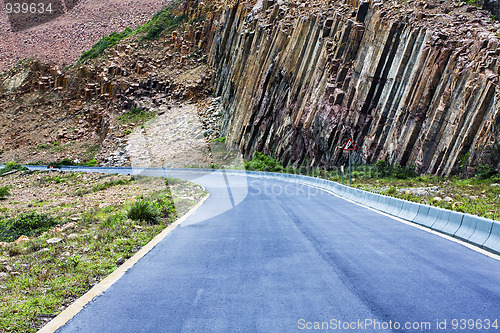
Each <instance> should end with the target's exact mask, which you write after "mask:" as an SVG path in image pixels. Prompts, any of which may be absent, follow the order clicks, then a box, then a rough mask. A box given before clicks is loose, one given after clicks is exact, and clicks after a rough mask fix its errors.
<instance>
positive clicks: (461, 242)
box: [309, 185, 500, 261]
mask: <svg viewBox="0 0 500 333" xmlns="http://www.w3.org/2000/svg"><path fill="white" fill-rule="evenodd" d="M309 186H312V185H309ZM313 187H315V188H317V189H320V190H323V191H325V192H327V193H330V194H332V195H334V196H336V197H338V198H340V199H344V200H346V201H349V202H351V203H353V204H356V205H358V206H361V207H363V208H366V209H369V210H371V211H373V212H375V213H379V214H382V215H384V216H387V217H390V218H391V219H393V220H395V221H398V222H401V223H404V224H406V225H409V226H411V227H414V228H417V229H420V230H423V231H426V232H428V233H430V234H433V235H436V236H439V237H442V238H444V239H447V240H450V241H452V242H455V243H458V244H460V245H463V246H465V247H467V248H469V249H471V250H473V251H475V252H478V253H481V254H484V255H485V256H487V257H490V258H492V259H495V260H498V261H500V255H497V254H494V253H492V252H490V251H487V250H485V249H482V248H480V247H479V246H476V245H474V244H471V243H468V242H464V241H462V240H460V239H458V238H455V237H451V236H448V235H446V234H444V233H442V232H439V231H436V230H432V229H431V228H427V227H424V226H421V225H419V224H417V223H415V222H412V221H407V220H405V219H402V218H400V217H397V216H394V215H391V214H388V213H386V212H383V211H381V210H377V209H375V208H372V207H368V206H365V205H363V204H360V203H359V202H356V201H353V200H351V199H347V198H345V197H343V196H341V195H339V194H337V193H335V192H333V191H330V190H327V189H324V188H321V187H318V186H313Z"/></svg>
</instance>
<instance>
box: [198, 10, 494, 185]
mask: <svg viewBox="0 0 500 333" xmlns="http://www.w3.org/2000/svg"><path fill="white" fill-rule="evenodd" d="M490 15H491V14H489V13H487V12H484V11H480V10H477V9H476V8H475V7H471V6H468V5H465V4H457V3H455V2H452V1H448V0H447V1H435V2H434V1H427V2H420V1H405V2H403V1H400V2H396V1H385V2H371V3H367V2H366V3H365V2H360V1H356V0H351V1H328V2H326V1H307V2H306V1H276V2H275V1H272V0H264V1H257V2H256V1H248V2H238V3H237V4H235V5H234V6H232V7H230V8H228V9H227V10H225V11H224V12H223V13H222V14H221V15H220V16H217V15H215V14H214V15H212V17H211V19H210V20H208V21H209V24H210V25H211V30H212V31H217V32H219V33H214V34H212V37H211V38H212V39H211V40H210V43H208V47H209V48H210V55H209V59H210V60H209V62H210V64H211V65H212V66H213V67H214V68H216V69H217V74H216V76H215V81H214V83H215V86H216V95H218V96H221V101H222V103H223V106H224V110H225V113H224V124H223V132H224V133H225V134H226V135H227V139H228V143H229V144H231V145H235V146H239V148H240V149H241V151H242V152H243V153H244V154H245V156H246V157H250V156H251V155H252V154H253V152H254V151H256V150H257V151H262V152H265V153H268V154H272V155H274V156H275V157H277V158H279V159H280V160H282V161H283V162H284V163H286V164H289V165H290V164H294V165H299V164H304V163H308V164H309V165H311V166H320V167H327V168H331V167H334V166H335V165H339V164H341V163H344V161H345V158H346V156H345V154H344V153H343V152H342V149H341V146H342V145H343V143H345V142H346V141H347V139H348V138H349V137H351V138H353V140H354V142H355V144H356V145H357V147H358V151H357V154H356V159H357V160H358V161H359V162H375V161H377V160H380V159H385V160H387V161H389V162H391V163H397V164H401V165H411V164H415V165H417V167H418V169H419V171H420V172H423V173H435V174H441V175H447V174H450V173H452V172H454V171H456V170H457V168H458V166H459V165H462V166H463V165H469V166H471V168H472V167H473V166H475V165H492V166H494V167H495V168H497V169H498V167H499V162H500V111H499V97H500V95H499V92H500V90H499V88H498V75H499V73H500V69H499V65H500V64H499V63H498V56H499V54H500V49H499V41H498V38H497V36H496V35H495V32H496V31H497V29H498V28H499V26H498V23H496V25H495V24H492V23H490V17H489V16H490ZM207 24H208V23H207Z"/></svg>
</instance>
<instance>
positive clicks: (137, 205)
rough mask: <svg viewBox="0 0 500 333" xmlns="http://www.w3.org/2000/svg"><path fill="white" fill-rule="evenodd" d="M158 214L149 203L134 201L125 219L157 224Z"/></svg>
mask: <svg viewBox="0 0 500 333" xmlns="http://www.w3.org/2000/svg"><path fill="white" fill-rule="evenodd" d="M159 216H160V213H159V211H158V209H157V208H156V207H155V206H154V205H153V204H152V203H151V202H149V201H146V200H142V199H141V200H136V201H135V202H134V203H133V204H132V206H131V207H130V208H129V210H128V211H127V217H128V218H129V219H131V220H133V221H143V222H146V223H150V224H156V223H158V220H159Z"/></svg>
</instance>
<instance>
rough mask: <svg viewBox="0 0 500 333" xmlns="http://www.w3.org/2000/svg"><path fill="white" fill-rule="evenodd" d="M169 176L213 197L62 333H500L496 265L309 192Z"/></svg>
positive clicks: (217, 176) (235, 179)
mask: <svg viewBox="0 0 500 333" xmlns="http://www.w3.org/2000/svg"><path fill="white" fill-rule="evenodd" d="M100 171H103V170H102V169H101V170H100ZM104 171H108V172H116V170H113V169H111V170H104ZM121 172H123V173H130V170H122V171H121ZM144 173H145V174H151V175H153V174H155V173H156V175H163V174H161V173H162V171H144ZM171 176H175V177H179V178H184V179H190V180H191V181H194V182H197V183H200V184H202V185H204V186H205V187H206V188H207V190H208V191H209V192H211V193H212V196H211V197H210V198H209V199H208V200H207V201H206V202H205V204H204V205H203V206H202V207H201V208H200V209H199V210H197V211H196V212H195V213H194V214H193V215H192V216H191V217H189V218H188V219H187V220H186V221H185V222H184V223H182V224H181V225H180V226H179V227H177V228H176V229H175V230H174V231H172V232H171V233H170V234H169V235H168V236H167V237H166V238H165V239H164V240H163V241H162V242H161V243H160V244H158V245H157V246H156V247H155V248H154V249H153V250H152V251H151V252H149V253H148V254H147V255H146V256H145V257H143V258H142V259H141V260H140V261H139V262H138V263H137V264H136V265H135V266H134V267H132V268H131V269H130V270H129V271H128V272H127V273H126V274H125V275H124V276H123V277H122V278H121V279H119V280H118V281H117V282H116V283H115V284H114V285H112V286H111V287H110V288H109V289H108V290H107V291H106V292H104V293H103V294H101V295H100V296H98V297H96V298H95V299H94V300H93V301H92V302H91V303H89V304H88V305H87V306H86V307H85V308H84V309H83V310H82V311H81V312H80V313H78V314H77V315H76V316H75V317H74V318H73V319H71V320H70V321H69V322H68V323H67V324H66V325H65V326H63V327H62V328H61V329H59V330H58V332H61V333H63V332H64V333H65V332H86V333H88V332H120V333H123V332H221V333H228V332H313V331H317V332H391V331H392V332H500V330H499V329H497V328H494V327H491V326H495V325H494V324H495V320H497V324H498V325H500V322H499V321H500V262H499V261H497V260H494V259H492V258H490V257H487V256H485V255H483V254H480V253H477V252H475V251H472V250H471V249H469V248H467V247H464V246H462V245H460V244H458V243H455V242H452V241H449V240H447V239H444V238H441V237H439V236H436V235H434V234H431V233H428V232H425V231H422V230H419V229H417V228H414V227H411V226H409V225H406V224H404V223H400V222H397V221H395V220H393V219H391V218H389V217H386V216H384V215H381V214H378V213H376V212H373V211H371V210H368V209H365V208H363V207H361V206H358V205H355V204H352V203H350V202H348V201H345V200H343V199H340V198H338V197H336V196H333V195H331V194H328V193H326V192H324V191H320V190H317V189H314V188H309V187H307V186H302V185H297V184H292V183H287V182H282V181H273V180H264V179H257V178H252V177H248V178H245V177H240V176H230V175H227V177H224V175H223V174H222V173H221V172H215V173H211V172H207V173H205V174H199V173H196V172H182V171H178V172H176V171H172V172H171ZM228 185H229V186H228ZM454 319H458V320H461V319H467V320H474V321H475V324H474V325H478V323H479V321H480V320H481V323H482V324H483V327H485V326H490V328H489V329H488V330H486V329H484V328H483V329H479V328H478V327H477V326H476V328H474V329H470V327H469V328H467V329H465V330H457V331H455V330H453V326H452V325H453V324H457V325H459V327H460V326H461V325H462V324H463V322H460V321H458V322H456V321H453V320H454ZM444 321H446V324H445V323H444ZM488 321H489V323H490V324H488ZM437 323H440V326H439V328H438V327H437ZM470 323H471V322H469V324H470ZM343 325H348V326H349V329H346V327H347V326H343ZM405 325H410V329H405ZM429 325H430V326H429ZM321 326H322V327H321ZM342 327H343V328H342ZM391 327H392V329H391ZM397 327H401V328H400V329H396V328H397ZM412 327H413V328H415V329H412ZM462 327H463V326H462ZM309 328H313V329H309ZM314 328H320V329H317V330H314ZM321 328H322V329H321ZM407 328H408V327H407Z"/></svg>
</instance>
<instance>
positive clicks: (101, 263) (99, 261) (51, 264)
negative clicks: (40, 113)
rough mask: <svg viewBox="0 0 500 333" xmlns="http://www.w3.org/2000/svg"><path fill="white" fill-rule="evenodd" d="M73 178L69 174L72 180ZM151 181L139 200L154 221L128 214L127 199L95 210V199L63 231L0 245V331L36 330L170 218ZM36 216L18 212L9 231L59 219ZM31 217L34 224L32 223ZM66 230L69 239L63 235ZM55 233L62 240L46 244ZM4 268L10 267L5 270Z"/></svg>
mask: <svg viewBox="0 0 500 333" xmlns="http://www.w3.org/2000/svg"><path fill="white" fill-rule="evenodd" d="M63 176H64V177H66V174H63V175H61V177H63ZM79 176H80V174H75V180H78V179H79V178H80V177H79ZM144 181H145V182H146V180H144ZM151 181H152V182H153V183H152V184H156V186H157V185H160V187H158V190H156V191H153V192H151V191H149V190H148V191H147V192H145V193H146V194H143V196H142V197H140V198H139V200H144V201H146V202H148V203H149V205H150V207H152V208H153V209H155V210H156V212H157V220H156V221H155V223H154V224H152V223H148V222H147V221H145V220H146V219H139V220H132V219H130V218H128V211H129V209H130V207H131V206H132V205H133V203H130V202H125V203H124V204H123V205H116V206H115V205H108V206H104V207H102V208H97V205H102V202H97V201H96V202H93V204H90V205H88V206H86V207H87V210H86V211H85V212H83V211H80V213H79V214H78V215H77V216H78V219H76V221H77V222H75V224H74V225H73V226H72V227H71V228H70V229H68V230H66V231H64V232H58V233H46V234H42V235H41V236H39V237H34V238H31V239H30V240H29V241H27V242H26V243H19V244H16V243H9V244H8V245H7V246H6V247H0V272H5V273H8V276H7V277H6V278H4V279H2V280H0V299H1V301H2V302H0V318H2V319H1V320H0V332H36V331H37V330H39V329H40V328H41V327H42V326H43V324H44V323H46V321H45V320H44V319H45V318H52V317H54V316H56V315H57V314H59V313H60V312H61V311H62V310H63V308H65V307H67V306H69V305H70V304H71V303H72V301H73V300H75V299H77V298H78V297H80V296H82V295H83V294H84V293H85V292H87V291H88V290H89V289H90V288H92V287H93V286H94V285H95V284H96V283H99V282H100V281H101V280H102V279H104V278H105V277H106V276H108V275H109V274H110V273H112V272H113V271H114V270H115V269H116V268H117V266H118V265H120V264H121V263H122V262H123V260H127V259H129V258H130V257H132V256H133V255H134V254H135V253H136V252H138V251H139V250H140V249H141V248H142V247H143V246H144V245H146V244H147V243H149V242H150V241H151V240H152V239H153V238H154V237H155V236H156V235H158V234H159V233H160V232H161V231H162V230H164V229H165V227H166V226H167V225H168V224H170V223H171V222H173V221H175V219H176V218H177V210H176V209H175V207H174V203H173V199H172V195H171V193H170V192H169V190H168V189H166V188H165V187H162V186H161V184H162V182H163V180H162V179H158V178H155V179H151ZM69 185H71V184H70V182H69V181H68V186H69ZM145 185H146V187H148V184H147V183H145ZM134 188H135V187H134ZM185 190H186V187H184V188H183V191H185ZM192 190H193V192H196V194H195V195H196V196H197V197H201V196H200V193H199V191H200V189H199V187H198V186H194V185H193V187H192ZM188 191H189V190H188ZM133 193H136V192H135V189H131V190H130V192H129V194H130V196H132V195H133ZM143 193H144V192H143ZM183 193H184V192H183ZM183 195H185V194H183ZM180 201H183V200H180ZM89 207H90V208H89ZM91 207H94V208H91ZM39 216H40V215H39V214H36V213H34V214H33V215H32V216H30V217H26V216H18V217H17V218H16V221H13V219H12V221H11V222H16V223H17V224H15V223H11V224H10V225H11V226H13V227H14V228H11V229H12V230H17V232H18V234H20V233H22V234H28V232H29V231H31V230H35V229H36V230H37V233H38V234H39V233H40V232H42V230H47V227H48V226H49V225H50V226H51V227H50V228H52V225H53V224H54V223H55V222H59V219H58V218H52V219H51V218H50V217H48V216H43V217H39ZM73 216H74V215H73ZM4 221H5V220H3V221H2V222H4ZM33 221H38V222H40V223H37V224H36V225H33ZM47 221H48V222H50V223H48V224H47V223H45V222H47ZM28 227H30V228H28ZM71 234H72V235H75V237H68V236H69V235H71ZM56 237H57V238H61V239H62V240H61V241H60V242H57V243H53V244H49V243H47V240H48V239H50V238H56ZM13 238H15V237H11V239H13ZM6 266H10V268H9V271H10V272H11V273H9V271H7V270H6V269H5V267H6Z"/></svg>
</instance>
